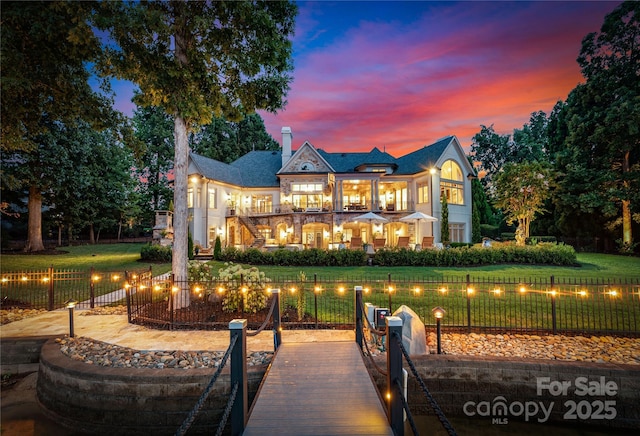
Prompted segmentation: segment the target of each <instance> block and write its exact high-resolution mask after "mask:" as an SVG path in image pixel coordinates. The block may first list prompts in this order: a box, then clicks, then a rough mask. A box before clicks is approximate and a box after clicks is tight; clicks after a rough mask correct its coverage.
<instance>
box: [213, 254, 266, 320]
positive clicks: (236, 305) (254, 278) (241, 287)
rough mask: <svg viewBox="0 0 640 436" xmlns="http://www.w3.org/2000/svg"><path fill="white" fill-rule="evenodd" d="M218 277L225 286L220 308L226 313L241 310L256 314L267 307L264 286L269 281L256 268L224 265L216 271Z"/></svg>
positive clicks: (231, 264) (230, 264)
mask: <svg viewBox="0 0 640 436" xmlns="http://www.w3.org/2000/svg"><path fill="white" fill-rule="evenodd" d="M218 277H219V279H220V280H221V281H223V282H224V283H225V284H226V293H225V296H224V298H223V299H222V307H223V308H224V310H225V311H227V312H233V311H235V310H238V309H240V308H242V310H243V311H244V312H251V313H256V312H258V311H260V310H262V309H264V308H265V307H267V299H268V296H267V292H266V284H267V283H268V282H270V281H271V280H270V279H268V278H267V277H265V274H264V272H261V271H260V270H259V269H258V268H256V267H251V268H243V267H242V266H241V265H235V264H233V263H225V268H220V269H219V270H218Z"/></svg>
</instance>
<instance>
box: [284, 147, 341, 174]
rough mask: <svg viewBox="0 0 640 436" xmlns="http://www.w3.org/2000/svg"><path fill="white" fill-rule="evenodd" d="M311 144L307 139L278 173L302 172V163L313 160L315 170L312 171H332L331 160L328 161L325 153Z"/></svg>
mask: <svg viewBox="0 0 640 436" xmlns="http://www.w3.org/2000/svg"><path fill="white" fill-rule="evenodd" d="M320 151H321V150H318V149H317V148H315V147H314V146H313V144H311V143H310V142H309V141H305V142H304V143H303V144H302V146H300V148H299V149H297V150H296V151H295V152H294V153H293V155H292V156H291V159H289V161H288V162H287V163H286V164H285V165H284V166H283V167H282V169H280V171H278V174H291V173H299V172H300V164H301V163H302V162H303V161H305V162H306V161H313V163H314V166H315V170H314V171H312V172H321V173H328V172H329V173H332V172H334V171H335V170H334V168H333V166H332V165H331V163H330V162H329V161H327V160H326V159H325V157H324V155H323V154H321V153H320Z"/></svg>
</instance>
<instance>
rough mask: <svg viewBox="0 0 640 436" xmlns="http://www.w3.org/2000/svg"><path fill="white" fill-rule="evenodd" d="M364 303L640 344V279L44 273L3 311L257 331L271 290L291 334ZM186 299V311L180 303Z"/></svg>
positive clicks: (6, 292) (339, 320) (344, 323)
mask: <svg viewBox="0 0 640 436" xmlns="http://www.w3.org/2000/svg"><path fill="white" fill-rule="evenodd" d="M355 286H362V287H363V289H364V301H365V302H369V303H371V304H373V305H375V306H377V307H380V308H389V309H390V311H391V312H393V311H395V310H396V309H398V307H400V306H401V305H405V306H408V307H409V308H411V309H412V310H413V311H414V312H416V313H417V314H418V315H419V316H420V318H421V320H422V321H423V322H424V323H425V324H426V325H427V326H435V318H434V316H433V314H432V309H433V308H435V307H441V308H443V309H444V310H445V311H446V313H445V316H444V318H443V319H442V321H441V322H442V326H443V328H445V327H446V328H447V329H448V331H453V330H460V331H484V332H502V331H504V332H522V333H565V334H566V333H568V334H616V335H628V336H640V278H638V279H633V280H614V279H611V280H602V279H599V280H596V279H593V280H591V279H589V280H585V279H581V280H579V279H554V277H553V276H551V277H546V278H545V277H542V278H541V277H538V278H531V279H524V278H522V279H502V278H490V279H487V278H473V277H471V276H469V275H467V276H466V277H462V278H457V277H424V278H408V277H395V276H394V277H392V276H391V275H388V276H383V277H369V276H367V277H353V278H348V279H345V280H338V279H326V278H324V279H323V278H320V277H318V276H316V275H314V277H313V279H310V280H306V281H301V280H299V279H298V278H296V277H278V278H271V280H270V281H267V282H264V283H252V282H250V281H245V280H243V279H242V277H241V278H240V279H234V280H212V281H207V282H189V283H180V282H174V281H172V279H171V276H170V275H166V276H163V277H155V278H154V277H152V276H151V270H150V269H148V270H144V271H138V272H129V273H116V272H97V271H93V270H91V271H84V272H81V271H53V269H49V271H40V272H28V273H5V274H3V275H2V281H1V283H0V287H1V291H2V298H3V300H2V301H3V304H2V306H3V308H6V307H8V306H22V307H34V308H45V309H49V310H54V309H58V308H61V307H64V302H65V301H67V300H69V299H75V300H77V301H79V302H80V304H79V306H78V307H79V308H89V307H95V306H100V305H113V304H127V306H128V313H129V318H130V322H133V323H137V324H144V325H149V326H154V327H159V328H189V329H225V328H226V327H227V325H228V322H229V321H230V320H232V319H234V318H246V319H247V320H248V324H249V328H256V326H257V325H259V324H260V323H262V321H263V320H264V318H265V314H266V310H267V307H268V305H269V301H268V299H269V298H270V296H269V295H270V294H269V293H268V290H269V289H275V288H279V289H280V290H281V294H280V295H281V304H282V307H281V313H282V322H283V326H284V328H289V329H316V328H317V329H352V328H354V324H355V318H354V291H353V289H354V287H355ZM178 292H182V293H183V294H186V295H187V297H186V298H187V300H188V304H187V305H186V307H183V308H178V305H176V304H175V303H176V299H175V297H174V295H175V294H176V293H178Z"/></svg>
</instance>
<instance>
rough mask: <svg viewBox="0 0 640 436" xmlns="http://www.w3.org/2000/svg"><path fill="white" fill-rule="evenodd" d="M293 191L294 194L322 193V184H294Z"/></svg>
mask: <svg viewBox="0 0 640 436" xmlns="http://www.w3.org/2000/svg"><path fill="white" fill-rule="evenodd" d="M291 190H292V191H294V192H321V191H322V183H293V184H292V185H291Z"/></svg>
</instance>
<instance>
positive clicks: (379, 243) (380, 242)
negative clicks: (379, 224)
mask: <svg viewBox="0 0 640 436" xmlns="http://www.w3.org/2000/svg"><path fill="white" fill-rule="evenodd" d="M386 243H387V240H386V239H385V238H375V239H374V240H373V249H374V250H378V249H379V248H383V247H384V244H386Z"/></svg>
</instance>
